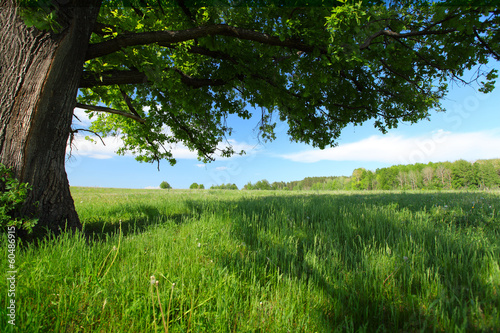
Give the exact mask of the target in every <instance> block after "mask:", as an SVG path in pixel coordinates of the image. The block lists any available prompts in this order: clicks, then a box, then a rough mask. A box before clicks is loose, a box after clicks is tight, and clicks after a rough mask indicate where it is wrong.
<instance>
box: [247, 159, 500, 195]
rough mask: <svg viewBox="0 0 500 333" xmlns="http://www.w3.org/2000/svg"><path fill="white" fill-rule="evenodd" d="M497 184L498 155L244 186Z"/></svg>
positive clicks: (352, 187) (499, 178) (442, 186)
mask: <svg viewBox="0 0 500 333" xmlns="http://www.w3.org/2000/svg"><path fill="white" fill-rule="evenodd" d="M499 187H500V159H491V160H478V161H476V162H474V163H470V162H467V161H464V160H458V161H455V162H453V163H451V162H439V163H433V162H429V163H428V164H422V163H417V164H412V165H393V166H391V167H389V168H382V169H377V170H376V171H375V172H372V171H370V170H366V169H364V168H358V169H355V170H354V171H353V173H352V175H351V176H350V177H346V176H340V177H307V178H305V179H303V180H300V181H292V182H273V183H272V184H270V183H269V182H268V181H267V180H265V179H264V180H260V181H258V182H256V183H255V184H252V183H248V184H246V185H245V186H244V188H243V189H244V190H288V189H291V190H443V189H446V190H450V189H455V190H478V189H481V190H484V189H498V188H499Z"/></svg>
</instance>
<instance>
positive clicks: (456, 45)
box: [78, 1, 500, 187]
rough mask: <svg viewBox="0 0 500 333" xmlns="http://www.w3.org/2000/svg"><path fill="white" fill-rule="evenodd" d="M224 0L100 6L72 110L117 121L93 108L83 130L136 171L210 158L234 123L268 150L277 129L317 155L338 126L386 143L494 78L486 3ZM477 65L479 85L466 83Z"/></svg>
mask: <svg viewBox="0 0 500 333" xmlns="http://www.w3.org/2000/svg"><path fill="white" fill-rule="evenodd" d="M223 3H224V1H222V2H218V3H217V4H218V5H217V6H212V7H208V6H201V5H197V4H196V3H190V5H189V6H186V5H184V2H176V3H170V2H168V3H167V2H164V1H133V2H132V3H131V5H130V6H119V4H121V2H120V1H118V2H117V1H104V2H103V5H102V7H101V11H100V15H99V18H98V24H97V25H96V26H97V28H96V29H95V30H94V33H93V34H92V36H91V40H90V45H89V49H88V52H87V61H86V62H85V65H84V72H83V78H82V82H81V90H80V94H79V96H78V101H79V102H81V103H84V104H87V105H97V104H103V105H106V106H107V107H109V108H112V109H114V110H119V111H121V113H119V114H118V113H116V112H114V111H112V110H111V109H109V110H110V112H109V113H106V112H104V113H102V112H93V111H90V112H89V115H90V116H91V117H92V119H93V124H92V126H91V130H93V131H95V132H97V133H100V134H101V135H103V136H106V135H115V136H120V137H121V138H122V139H123V142H124V146H123V147H122V148H120V149H119V151H118V152H119V153H122V154H123V153H125V152H126V151H130V152H132V153H134V154H135V155H136V156H137V157H136V158H137V159H138V160H140V161H145V162H153V161H159V160H160V159H167V160H168V161H170V163H172V164H173V163H175V156H173V155H172V153H171V150H170V148H169V147H173V146H174V145H175V144H176V143H179V142H182V143H183V144H184V145H186V146H187V147H188V148H189V149H191V150H194V151H197V152H198V155H199V158H200V159H202V160H204V161H210V160H212V159H213V158H214V156H215V154H216V153H217V151H218V149H220V147H222V146H221V145H220V143H221V142H222V141H223V140H225V138H226V137H227V136H230V135H231V133H232V128H231V127H230V125H228V124H227V120H228V119H229V118H230V117H232V116H233V115H234V116H238V117H240V118H242V119H249V118H250V117H252V116H254V117H256V118H257V122H258V128H259V131H260V135H261V136H262V137H263V138H264V139H265V140H267V139H273V138H274V137H275V133H274V129H275V126H276V120H277V119H279V120H281V121H283V122H286V123H287V124H288V128H289V131H288V134H289V135H290V137H291V139H292V140H293V141H301V142H305V143H310V144H312V145H313V146H317V147H320V148H324V147H326V146H335V145H336V143H337V139H338V137H339V136H340V133H341V130H342V129H343V128H345V126H347V125H348V124H355V125H359V124H361V123H364V122H366V121H368V120H372V121H373V124H374V126H375V127H376V128H378V129H380V130H381V131H382V132H384V133H385V132H386V131H387V130H389V129H391V128H395V127H397V126H398V124H399V122H401V121H406V122H410V123H414V122H417V121H419V120H422V119H425V118H427V116H428V110H429V109H437V110H440V109H441V105H440V100H441V99H442V98H443V97H444V96H445V95H446V93H447V92H448V84H449V82H450V81H452V82H460V83H464V84H465V83H470V82H475V81H480V82H479V83H480V84H481V87H482V88H481V89H480V90H481V91H483V92H489V91H491V90H492V89H493V87H494V82H495V79H496V76H497V75H496V71H495V70H491V71H486V70H483V68H484V66H483V65H485V64H486V62H487V61H488V59H490V57H493V58H495V59H497V60H498V59H499V58H500V57H499V56H498V55H499V53H500V50H499V44H498V43H497V42H496V41H497V40H498V37H499V34H500V29H498V24H499V16H498V13H499V12H498V9H497V8H496V7H493V6H486V5H485V6H481V7H475V6H473V5H469V6H450V7H446V6H443V5H442V4H440V3H439V2H430V1H403V2H395V1H392V2H385V1H369V2H366V1H365V2H363V1H339V2H327V3H325V4H326V5H325V4H324V5H323V6H311V5H307V4H305V3H304V6H283V4H282V3H279V2H275V1H264V2H255V3H254V2H252V3H250V4H247V3H242V4H241V5H240V6H231V5H234V2H228V3H227V6H224V5H223ZM473 66H479V68H478V70H477V71H476V73H477V77H473V78H470V80H469V79H468V78H466V79H464V78H462V75H463V74H464V72H465V70H467V69H470V68H472V67H473ZM88 108H89V110H92V107H88ZM252 109H253V110H260V114H257V113H259V112H257V111H255V112H250V110H252ZM123 115H125V117H124V116H123ZM224 147H225V148H222V150H221V151H220V152H218V154H219V155H221V156H229V155H231V154H233V153H235V151H234V150H233V148H232V147H231V146H230V145H226V146H224ZM352 186H355V187H364V186H370V184H359V183H353V184H352Z"/></svg>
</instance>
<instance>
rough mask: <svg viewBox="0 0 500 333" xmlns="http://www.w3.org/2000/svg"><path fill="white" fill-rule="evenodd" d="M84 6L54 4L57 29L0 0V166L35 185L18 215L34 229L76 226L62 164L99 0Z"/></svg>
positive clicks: (5, 0) (77, 3)
mask: <svg viewBox="0 0 500 333" xmlns="http://www.w3.org/2000/svg"><path fill="white" fill-rule="evenodd" d="M59 2H60V3H61V1H59ZM62 2H63V3H66V2H67V1H62ZM79 4H80V6H78V5H79ZM81 4H82V1H80V2H78V1H70V2H68V3H67V4H63V5H59V10H58V13H57V15H58V16H57V19H58V22H60V23H61V25H62V27H63V28H62V30H61V31H60V32H59V33H54V32H47V31H40V30H38V29H36V28H34V27H31V28H28V27H26V25H25V24H24V23H23V21H22V19H20V18H19V15H18V8H16V6H15V5H14V0H0V75H1V76H0V107H1V109H0V163H3V164H5V165H7V166H8V167H11V168H12V169H13V171H14V173H15V175H16V177H17V178H18V179H19V180H20V181H21V182H23V183H29V184H30V185H32V186H33V190H32V191H30V193H29V198H28V200H27V202H26V203H25V205H24V207H23V211H22V213H23V214H28V215H32V216H33V215H34V216H35V217H37V218H39V221H38V224H37V227H36V228H35V231H36V232H37V233H38V234H40V233H44V232H45V231H46V230H47V229H48V230H50V231H52V232H54V233H56V234H58V233H60V232H61V231H63V230H64V229H65V228H68V229H71V230H76V229H81V223H80V220H79V218H78V215H77V213H76V211H75V205H74V202H73V199H72V197H71V194H70V190H69V183H68V179H67V175H66V171H65V169H64V162H65V156H66V144H67V141H68V137H69V133H70V130H71V121H72V116H73V109H74V107H75V103H76V94H77V89H78V83H79V81H80V76H81V74H82V71H83V63H84V57H85V52H86V50H87V46H88V43H89V38H90V33H91V31H92V28H93V25H94V23H95V20H96V18H97V15H98V11H99V5H100V1H87V2H85V5H84V6H82V5H81Z"/></svg>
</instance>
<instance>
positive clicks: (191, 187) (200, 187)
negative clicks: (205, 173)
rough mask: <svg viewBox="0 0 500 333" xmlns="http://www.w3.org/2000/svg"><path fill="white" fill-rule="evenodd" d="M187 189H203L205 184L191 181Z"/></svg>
mask: <svg viewBox="0 0 500 333" xmlns="http://www.w3.org/2000/svg"><path fill="white" fill-rule="evenodd" d="M189 189H191V190H204V189H205V185H203V184H198V183H192V184H191V186H189Z"/></svg>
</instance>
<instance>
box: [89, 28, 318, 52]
mask: <svg viewBox="0 0 500 333" xmlns="http://www.w3.org/2000/svg"><path fill="white" fill-rule="evenodd" d="M213 35H218V36H228V37H235V38H239V39H244V40H251V41H254V42H258V43H261V44H265V45H272V46H281V47H289V48H293V49H297V50H299V51H304V52H308V53H310V52H313V51H314V49H315V48H317V47H315V46H311V45H307V44H304V43H302V42H301V41H298V40H293V39H285V40H283V41H282V40H280V39H279V38H278V37H276V36H271V35H269V34H266V33H261V32H257V31H253V30H248V29H244V28H239V27H233V26H229V25H226V24H216V25H209V26H203V27H196V28H191V29H186V30H178V31H170V30H165V31H153V32H141V33H126V34H121V35H118V36H117V37H116V38H114V39H111V40H108V41H104V42H100V43H96V44H91V45H89V47H88V49H87V54H86V56H85V60H89V59H94V58H97V57H102V56H105V55H108V54H111V53H114V52H116V51H118V50H120V49H122V48H124V47H127V46H137V45H147V44H153V43H179V42H184V41H188V40H192V39H196V38H201V37H207V36H213ZM320 52H321V53H325V54H326V53H327V51H326V49H323V48H321V49H320Z"/></svg>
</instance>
